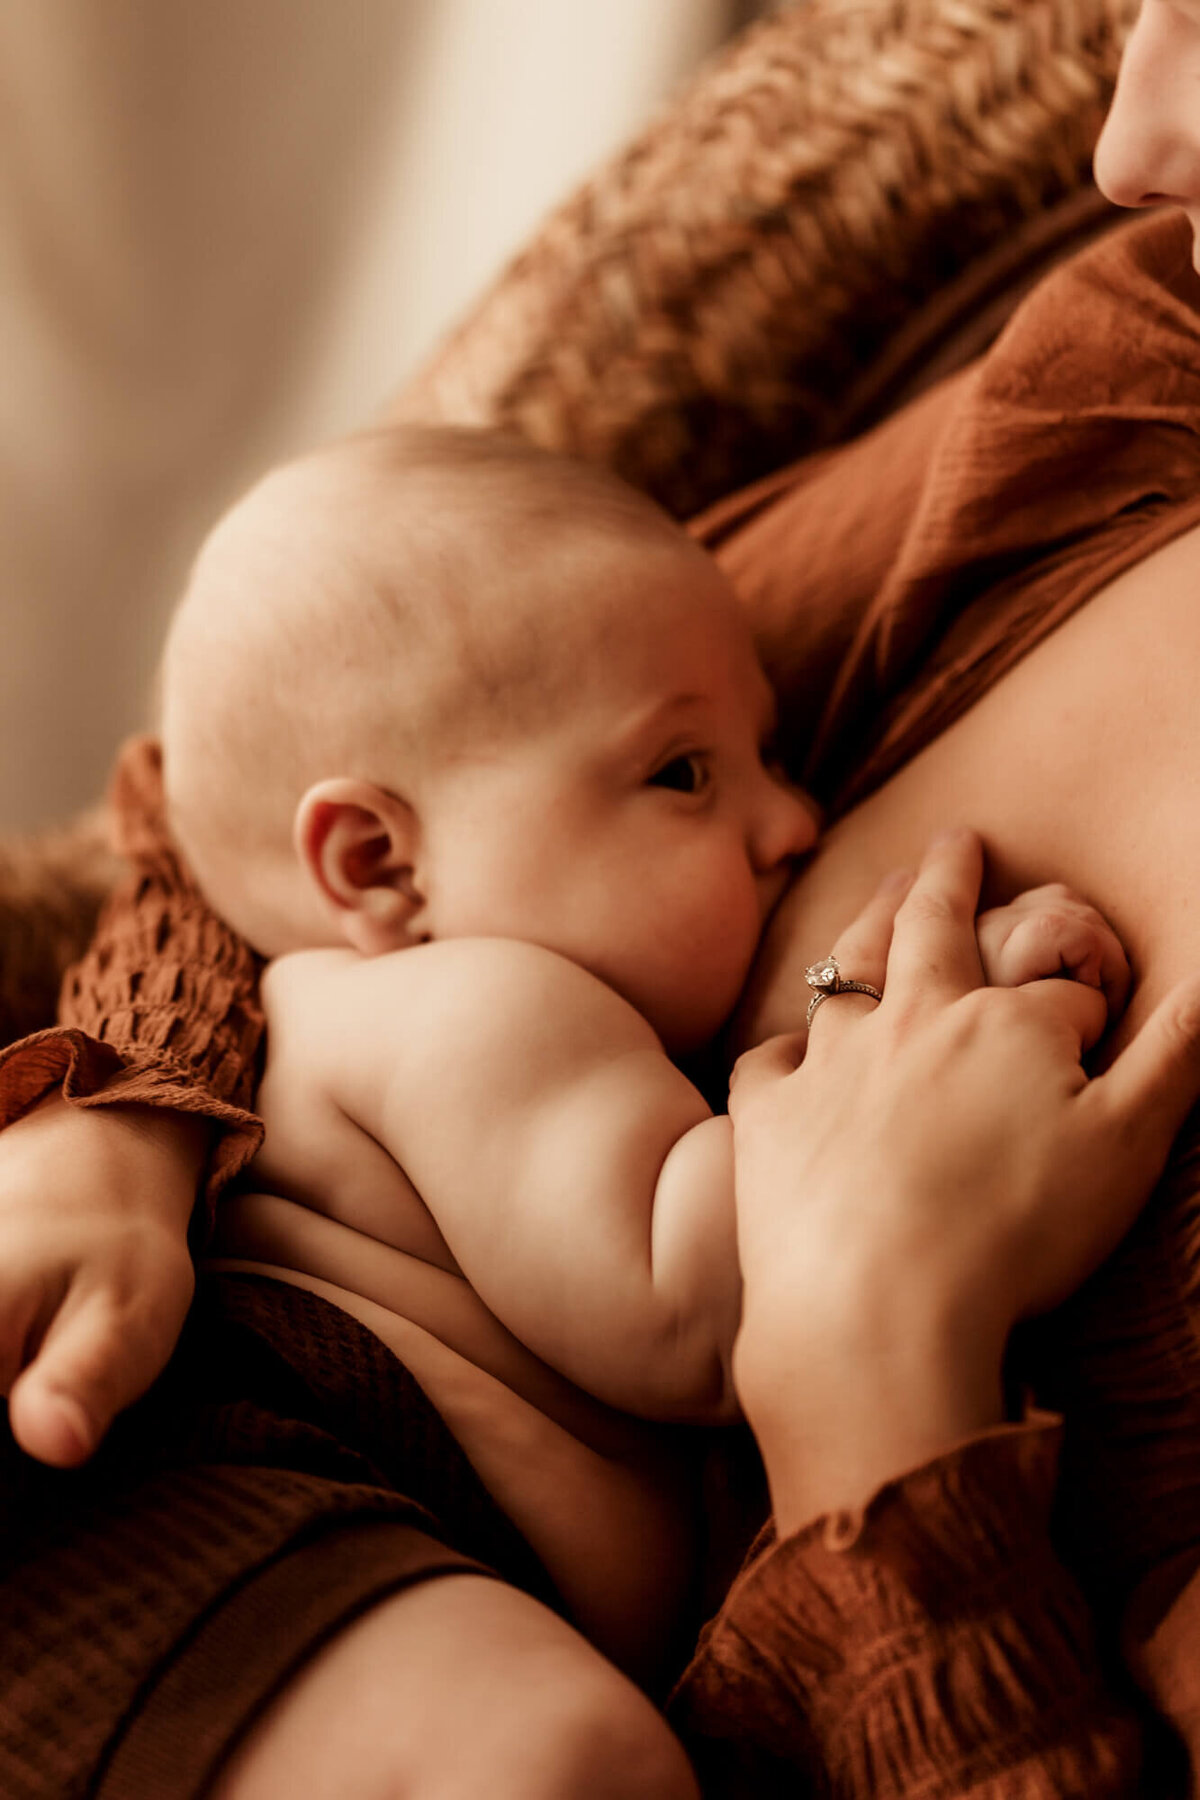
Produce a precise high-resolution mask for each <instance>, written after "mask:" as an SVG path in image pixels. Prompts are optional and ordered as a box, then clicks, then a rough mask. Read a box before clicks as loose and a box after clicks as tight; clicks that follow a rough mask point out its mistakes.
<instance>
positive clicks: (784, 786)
mask: <svg viewBox="0 0 1200 1800" xmlns="http://www.w3.org/2000/svg"><path fill="white" fill-rule="evenodd" d="M820 831H821V809H820V807H819V806H818V805H817V803H816V801H815V800H814V799H812V797H811V796H810V795H808V794H806V793H805V792H804V791H803V789H802V788H798V787H794V786H793V785H792V783H791V782H789V781H785V780H783V779H782V777H775V776H772V777H771V786H770V791H769V795H768V803H767V805H766V807H765V809H764V813H763V818H762V822H761V824H760V827H759V832H758V840H757V844H756V860H757V862H758V865H759V867H760V868H762V869H764V870H770V869H774V868H776V867H777V866H778V865H779V864H780V863H782V862H788V861H790V860H791V859H792V858H793V857H797V856H804V855H806V854H807V853H808V851H810V850H811V849H812V847H813V845H814V844H815V843H816V841H817V838H818V837H819V835H820Z"/></svg>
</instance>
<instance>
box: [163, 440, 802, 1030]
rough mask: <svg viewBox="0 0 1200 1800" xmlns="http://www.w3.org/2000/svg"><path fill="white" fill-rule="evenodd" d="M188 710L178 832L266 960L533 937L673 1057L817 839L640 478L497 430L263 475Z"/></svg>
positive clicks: (179, 717) (725, 991) (712, 1019)
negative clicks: (303, 951) (770, 761)
mask: <svg viewBox="0 0 1200 1800" xmlns="http://www.w3.org/2000/svg"><path fill="white" fill-rule="evenodd" d="M162 701H163V713H162V732H163V744H164V757H165V775H166V786H167V800H168V806H169V810H170V815H171V820H172V825H173V828H174V831H175V833H176V836H177V838H178V839H179V842H180V844H181V846H182V848H183V850H184V852H185V853H186V855H187V856H188V858H189V860H190V862H191V864H192V866H193V868H194V869H195V871H196V873H197V876H198V878H199V880H200V883H201V885H202V887H203V888H204V889H205V891H206V893H207V895H208V898H209V900H210V901H211V902H212V904H213V905H214V906H215V907H216V909H217V911H219V912H220V913H222V914H223V915H224V916H225V917H226V918H227V919H228V920H229V922H230V923H231V924H232V925H234V926H235V927H236V928H237V929H238V930H239V931H240V932H241V933H242V934H243V935H244V936H245V937H246V938H248V939H249V941H250V942H251V943H252V944H254V945H255V946H256V947H257V948H258V949H259V950H261V951H263V952H264V953H266V954H271V955H274V954H278V953H280V952H282V951H285V950H290V949H297V948H301V947H305V946H313V945H320V944H335V943H343V942H348V943H350V944H352V945H353V946H355V947H356V948H357V949H359V950H361V951H363V952H365V953H368V954H373V953H376V952H380V951H384V950H389V949H399V948H403V947H405V946H407V945H411V944H415V943H420V942H422V941H425V940H428V939H431V938H444V937H463V936H490V937H516V938H521V939H525V940H528V941H531V942H535V943H540V944H544V945H545V946H546V947H548V948H550V949H554V950H557V951H559V952H561V953H562V954H563V955H566V956H569V957H571V958H572V960H574V961H576V962H579V963H581V964H582V965H583V966H584V967H586V968H590V969H591V970H592V971H593V972H594V973H595V974H597V975H598V976H600V977H601V979H603V980H606V981H608V982H609V983H610V984H611V985H612V986H613V987H615V988H616V989H617V990H618V992H620V993H623V994H624V995H625V996H626V998H627V999H629V1000H630V1001H631V1002H632V1003H633V1004H634V1005H635V1006H637V1007H638V1008H639V1010H640V1011H642V1012H643V1013H644V1014H645V1015H646V1017H647V1018H648V1019H649V1020H650V1022H651V1023H652V1024H653V1025H654V1026H655V1028H656V1029H657V1030H658V1031H659V1032H660V1034H661V1035H662V1036H663V1038H664V1041H665V1042H667V1044H668V1046H669V1047H670V1048H672V1049H676V1050H682V1049H687V1048H691V1047H694V1046H695V1045H698V1044H699V1043H701V1042H703V1041H705V1039H707V1038H708V1037H710V1036H711V1035H712V1034H713V1032H714V1031H715V1030H716V1029H717V1027H718V1026H719V1025H720V1023H721V1022H722V1020H723V1019H724V1018H725V1016H726V1015H727V1013H728V1012H729V1010H730V1008H731V1007H732V1005H733V1002H734V1000H735V999H736V997H737V993H738V990H739V989H740V987H741V985H742V982H743V980H744V978H745V975H746V972H747V969H748V967H749V963H750V960H751V958H752V956H753V953H754V949H755V947H756V945H757V941H758V938H759V935H760V933H761V929H762V924H763V922H764V919H765V917H766V914H767V912H768V911H769V909H770V907H771V906H772V905H773V904H774V901H775V900H776V898H777V897H778V894H779V892H780V890H781V887H782V885H783V882H784V880H785V878H786V873H787V870H788V868H789V866H790V862H791V859H792V858H793V857H794V856H796V855H797V854H799V853H801V852H803V851H804V850H807V849H808V848H809V847H810V846H811V844H812V841H813V838H814V836H815V824H814V821H813V817H812V812H811V809H810V808H809V807H808V806H807V804H806V803H805V802H804V801H803V800H801V799H800V798H799V797H798V796H797V795H796V794H795V793H794V792H793V791H792V790H791V789H790V788H788V787H786V786H785V785H784V784H783V783H782V782H781V781H780V780H779V778H778V776H777V775H776V774H775V773H774V772H773V771H772V770H771V769H770V768H769V767H767V766H766V764H765V763H764V760H763V756H764V752H765V750H766V748H767V746H768V743H769V738H770V733H771V729H772V724H773V705H772V699H771V694H770V691H769V689H768V686H767V683H766V681H765V679H764V677H763V675H762V673H761V671H760V669H759V666H758V663H757V660H756V658H755V655H754V651H753V646H752V643H751V639H750V634H749V630H748V628H747V625H746V623H745V620H744V618H743V616H742V614H741V613H740V611H739V609H738V607H737V603H736V601H735V600H734V599H733V596H732V594H731V593H730V591H729V589H728V587H727V585H726V583H725V581H724V579H723V577H722V576H721V574H720V573H719V571H718V570H717V568H716V567H715V565H714V564H713V563H712V561H711V560H710V559H709V558H708V557H707V556H706V555H705V554H704V553H703V552H702V551H701V550H700V549H699V548H698V547H697V546H696V545H695V544H693V543H692V542H691V541H690V539H688V537H687V536H686V535H685V534H684V533H683V532H682V531H680V530H679V529H678V528H677V527H676V526H675V525H674V523H673V522H672V521H671V520H670V519H668V518H667V517H666V515H665V514H663V513H662V512H660V511H659V510H658V508H656V507H655V506H653V505H652V504H651V503H650V502H649V501H647V500H646V499H644V498H643V497H642V496H641V495H639V494H637V493H635V492H634V491H633V490H632V489H630V488H628V487H626V486H625V485H624V484H623V483H622V482H619V481H618V480H617V479H616V478H615V477H613V476H611V475H609V474H607V473H605V472H603V471H600V470H597V469H594V468H592V467H590V466H588V465H585V464H582V463H576V462H572V461H568V460H566V459H564V458H559V457H554V456H550V455H548V454H546V453H543V452H540V451H536V450H533V449H531V448H529V447H527V446H525V445H522V444H520V443H517V442H513V441H510V440H507V439H504V438H500V437H498V436H495V435H493V434H490V433H484V432H469V431H461V430H453V429H444V428H408V429H392V430H384V431H378V432H373V433H369V434H364V435H363V436H361V437H357V438H353V439H350V440H348V441H347V442H345V443H342V444H339V445H336V446H334V447H333V448H332V449H330V450H326V451H322V452H320V453H319V454H317V455H315V456H311V457H307V458H305V459H303V460H302V461H300V462H297V463H294V464H292V465H290V466H288V467H286V468H284V469H282V470H278V471H276V472H275V473H273V474H271V475H269V476H268V477H267V478H266V480H265V481H263V482H261V483H260V484H259V485H258V486H257V487H256V488H254V489H253V490H252V491H251V493H250V494H249V495H247V497H246V498H245V499H244V500H242V501H241V502H240V503H239V504H238V505H237V506H236V507H234V509H233V510H232V512H230V513H229V514H228V515H227V516H226V518H225V519H223V520H222V521H221V523H220V524H219V525H218V526H217V528H216V530H215V531H214V532H213V534H212V536H211V537H210V538H209V540H208V541H207V543H206V544H205V546H204V548H203V549H202V551H201V553H200V556H199V558H198V560H197V563H196V567H195V570H194V572H193V576H192V579H191V582H190V584H189V587H188V590H187V593H186V594H185V597H184V600H183V602H182V604H181V606H180V608H179V611H178V613H177V615H176V618H175V621H174V623H173V625H172V629H171V633H170V637H169V640H168V645H167V651H166V655H165V658H164V665H163V683H162Z"/></svg>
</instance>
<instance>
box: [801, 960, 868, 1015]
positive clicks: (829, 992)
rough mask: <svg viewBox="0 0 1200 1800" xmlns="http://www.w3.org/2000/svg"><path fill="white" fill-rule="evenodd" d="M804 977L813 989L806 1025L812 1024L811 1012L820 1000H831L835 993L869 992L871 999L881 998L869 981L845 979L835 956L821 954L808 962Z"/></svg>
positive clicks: (819, 1003)
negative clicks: (815, 959)
mask: <svg viewBox="0 0 1200 1800" xmlns="http://www.w3.org/2000/svg"><path fill="white" fill-rule="evenodd" d="M804 979H805V981H807V983H808V985H809V987H810V988H812V990H813V997H812V999H811V1000H810V1001H809V1003H808V1011H807V1013H805V1015H804V1023H805V1024H806V1025H811V1024H812V1021H813V1014H814V1013H815V1012H816V1010H817V1008H818V1006H820V1005H821V1003H822V1001H824V1000H832V998H833V996H834V995H835V994H870V996H871V998H872V1000H882V999H883V995H882V994H881V993H880V991H879V989H878V988H877V987H872V986H871V984H870V982H869V981H847V979H846V977H845V976H844V975H843V974H842V971H841V969H840V968H839V967H838V959H837V957H836V956H823V957H821V959H820V961H819V962H815V963H810V964H809V966H808V968H807V969H805V971H804Z"/></svg>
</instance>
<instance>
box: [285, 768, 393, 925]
mask: <svg viewBox="0 0 1200 1800" xmlns="http://www.w3.org/2000/svg"><path fill="white" fill-rule="evenodd" d="M418 832H419V827H418V824H417V815H416V813H415V812H414V811H413V809H412V807H411V806H410V805H409V804H408V802H407V801H406V800H402V799H401V798H400V797H399V795H398V794H390V793H388V791H387V789H386V788H381V787H377V786H376V785H375V783H374V782H370V781H355V780H353V779H352V778H350V777H349V776H344V777H337V778H336V779H333V780H329V781H318V782H317V783H316V784H315V785H314V786H313V787H310V788H309V790H308V792H307V793H306V794H305V796H304V798H303V799H302V800H301V802H300V804H299V806H298V807H297V808H296V822H295V826H294V828H293V834H292V835H293V841H294V843H295V846H296V854H297V856H298V857H299V858H300V862H301V864H302V866H303V868H304V870H305V872H306V873H307V875H308V878H309V880H310V881H311V882H312V883H313V885H314V887H315V889H316V892H317V895H318V897H319V899H320V902H321V905H322V907H323V909H324V911H325V912H326V914H327V915H332V919H333V923H334V924H335V926H336V928H337V930H338V931H340V932H341V934H342V936H343V937H344V938H345V939H346V942H347V943H348V944H350V945H351V946H352V947H353V948H354V949H355V950H357V951H359V952H360V953H361V954H362V955H363V956H378V955H380V954H381V953H382V952H383V951H385V950H402V949H405V948H407V947H408V946H409V945H410V944H419V943H421V942H423V940H424V938H425V936H426V933H425V932H423V931H422V930H420V929H419V927H418V926H417V924H416V920H417V917H418V915H419V914H420V913H421V911H422V909H423V907H424V904H425V902H424V899H423V898H422V896H421V895H420V894H419V893H418V892H417V890H416V888H415V887H414V885H413V866H414V863H415V861H416V854H417V840H418Z"/></svg>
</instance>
